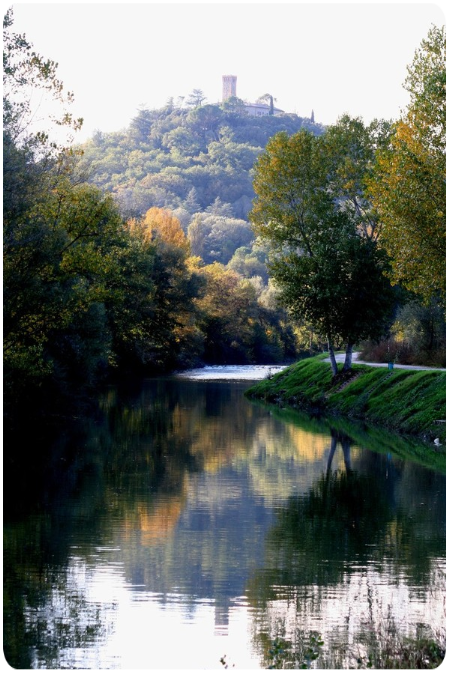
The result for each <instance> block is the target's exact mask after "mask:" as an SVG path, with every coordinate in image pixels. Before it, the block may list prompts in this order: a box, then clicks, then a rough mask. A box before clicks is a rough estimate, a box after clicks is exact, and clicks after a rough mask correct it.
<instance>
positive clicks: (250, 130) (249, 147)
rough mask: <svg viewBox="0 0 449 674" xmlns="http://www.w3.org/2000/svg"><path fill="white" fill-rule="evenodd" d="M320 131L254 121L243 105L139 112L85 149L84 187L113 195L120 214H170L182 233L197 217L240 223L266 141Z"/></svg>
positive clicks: (291, 120)
mask: <svg viewBox="0 0 449 674" xmlns="http://www.w3.org/2000/svg"><path fill="white" fill-rule="evenodd" d="M300 129H308V130H310V131H312V132H313V133H316V134H320V133H322V132H323V130H324V129H323V127H322V126H321V125H319V124H315V123H313V122H312V121H311V120H309V119H304V118H302V117H298V116H297V115H295V114H282V115H280V116H273V115H267V116H264V117H254V116H250V115H248V114H247V113H246V111H245V108H244V105H243V101H240V99H237V98H233V99H229V100H228V101H226V102H225V103H223V104H222V105H207V104H206V105H204V104H203V105H195V104H194V103H193V106H192V107H190V108H180V107H175V106H174V105H173V103H172V102H169V103H168V104H167V106H166V107H165V108H162V109H160V110H148V109H141V110H139V111H138V113H137V115H136V117H135V118H134V119H133V120H132V122H131V124H130V126H129V128H127V129H125V130H123V131H120V132H116V133H108V134H104V133H101V132H100V131H98V132H97V133H95V134H94V137H93V138H92V139H91V140H90V141H89V142H87V143H86V144H84V145H83V148H82V149H83V152H84V166H85V167H86V169H87V171H88V175H89V181H90V182H92V183H94V184H95V185H96V186H97V187H100V188H102V189H104V190H106V191H108V192H111V193H112V194H113V196H114V199H115V201H116V203H117V204H118V205H119V207H120V210H121V212H122V213H123V214H124V215H125V216H127V217H128V216H133V217H136V216H140V215H143V214H144V213H145V212H146V211H147V210H148V209H149V208H151V207H152V206H157V207H160V208H168V209H170V210H171V211H173V213H174V215H175V216H176V217H177V218H179V220H180V221H181V223H182V225H183V227H185V228H186V227H187V226H188V224H189V223H190V222H191V220H192V218H193V216H194V215H195V214H196V213H204V212H211V213H214V214H216V215H223V216H226V217H229V218H237V219H246V217H247V215H248V212H249V210H250V208H251V202H252V199H253V197H254V192H253V188H252V168H253V166H254V162H255V160H256V158H257V156H258V155H259V154H260V152H261V151H262V150H263V148H264V147H265V146H266V144H267V142H268V140H269V138H271V137H272V136H273V135H274V134H276V133H278V132H279V131H286V132H287V133H288V134H292V133H295V132H296V131H299V130H300Z"/></svg>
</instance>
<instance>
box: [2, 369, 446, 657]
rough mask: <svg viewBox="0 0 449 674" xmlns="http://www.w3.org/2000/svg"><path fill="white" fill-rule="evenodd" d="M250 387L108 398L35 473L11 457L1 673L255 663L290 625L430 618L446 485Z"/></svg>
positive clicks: (155, 384)
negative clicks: (6, 668) (277, 407)
mask: <svg viewBox="0 0 449 674" xmlns="http://www.w3.org/2000/svg"><path fill="white" fill-rule="evenodd" d="M246 387H247V384H246V383H245V382H237V381H234V382H233V383H223V382H220V381H216V380H214V381H208V382H204V381H200V380H196V379H194V380H184V379H173V378H171V379H170V378H168V379H158V380H153V381H148V382H146V383H145V385H144V386H137V387H135V388H132V387H129V388H128V389H126V390H125V389H121V388H120V387H116V388H111V389H110V390H109V391H108V392H107V393H106V394H105V395H104V397H103V398H102V400H101V411H100V413H99V415H98V417H97V418H96V419H93V420H91V421H90V422H89V424H86V425H85V426H84V427H83V428H82V429H81V428H80V427H78V428H77V429H76V432H74V431H73V432H72V431H70V432H69V431H67V433H65V434H64V436H62V437H61V438H59V440H58V442H56V443H55V444H54V445H53V446H52V449H51V452H50V451H47V452H46V453H45V454H43V456H45V460H42V459H41V460H40V461H39V462H38V464H37V465H33V464H32V463H31V460H30V459H29V460H28V462H27V463H26V465H24V464H23V463H20V464H18V463H17V461H12V462H11V463H8V462H7V464H6V469H7V480H6V481H5V502H7V503H8V507H7V509H6V512H5V546H4V551H5V558H4V569H5V571H4V577H5V597H6V602H5V616H6V617H5V627H6V636H5V653H6V656H7V659H8V661H9V663H10V664H11V665H13V666H15V667H20V668H30V667H31V668H44V667H47V668H48V667H51V668H60V667H71V668H76V667H82V668H118V667H122V668H133V667H136V668H137V667H139V668H143V667H148V668H172V669H189V668H212V669H220V668H221V665H220V658H221V657H222V656H223V655H224V654H225V653H227V654H228V656H229V659H230V661H231V662H235V664H236V665H237V666H239V667H240V668H259V667H260V666H261V665H263V664H267V660H266V659H264V658H265V657H266V654H267V644H269V643H271V641H272V639H273V638H274V637H275V636H276V635H278V634H280V633H283V634H284V635H287V636H288V637H289V638H290V640H291V641H292V642H293V641H294V639H295V634H296V632H297V629H298V627H300V628H301V629H303V630H310V629H318V630H319V631H320V633H322V634H323V635H325V636H326V639H327V641H328V642H329V641H333V642H335V641H337V642H338V643H342V642H344V641H345V640H346V641H348V640H349V641H350V642H355V641H357V639H359V636H357V635H360V633H362V632H363V630H364V629H365V627H366V624H367V623H369V624H370V625H371V627H370V629H373V626H375V624H376V621H379V620H381V619H384V618H385V617H386V615H387V613H388V611H389V610H390V609H389V607H393V608H394V611H395V618H396V619H397V620H398V621H399V622H400V623H401V627H402V628H403V629H404V630H405V631H407V630H408V629H409V628H410V629H414V628H415V626H416V624H417V623H418V622H431V621H433V622H434V623H435V624H437V623H439V622H440V621H442V610H443V595H444V587H443V586H444V583H443V582H442V580H441V575H440V574H441V572H442V570H443V569H444V566H443V558H444V553H445V529H444V524H445V522H444V515H445V482H444V475H442V474H440V473H438V472H436V471H435V470H431V469H429V468H425V467H422V466H420V465H419V464H418V463H415V462H410V461H406V460H404V459H403V458H401V457H400V456H399V457H398V456H396V455H395V453H394V449H393V448H392V447H391V436H389V438H388V439H381V438H380V436H378V437H376V442H377V445H376V446H377V447H379V448H380V451H379V452H377V451H371V450H369V449H367V448H366V447H365V446H364V445H363V444H361V443H360V442H359V441H358V440H357V441H355V440H354V437H360V436H359V435H358V433H360V431H357V433H355V432H354V435H353V436H352V435H351V434H349V433H348V432H347V430H348V429H347V428H346V429H345V430H342V429H341V428H339V429H337V428H334V429H332V428H330V427H329V426H328V425H326V424H323V423H320V422H319V421H317V420H313V419H307V418H301V417H299V416H298V415H296V416H293V417H290V416H288V414H285V413H282V412H279V413H273V412H272V411H270V410H268V409H266V408H264V407H261V406H257V405H253V404H250V403H248V402H247V401H246V400H245V399H244V397H243V391H244V390H245V388H246ZM369 441H370V442H372V439H370V440H369ZM367 443H368V438H367ZM385 447H387V449H388V451H385ZM33 451H34V452H39V451H42V450H39V448H38V447H36V446H34V447H33ZM8 478H9V479H8ZM20 485H22V489H20ZM9 488H11V491H8V489H9ZM370 621H371V622H370ZM441 624H443V622H441ZM167 635H169V639H168V637H167ZM167 643H168V646H167Z"/></svg>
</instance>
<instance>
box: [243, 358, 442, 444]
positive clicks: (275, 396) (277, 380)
mask: <svg viewBox="0 0 449 674" xmlns="http://www.w3.org/2000/svg"><path fill="white" fill-rule="evenodd" d="M323 358H324V356H316V357H314V358H307V359H305V360H302V361H299V362H298V363H295V364H294V365H291V366H290V367H288V368H287V369H285V370H283V371H282V372H279V373H278V374H276V375H274V376H273V377H270V378H269V379H264V380H263V381H261V382H258V383H257V384H255V385H254V386H252V387H251V388H250V389H248V391H246V396H247V397H248V398H250V399H257V400H262V401H264V402H267V403H274V404H280V405H284V406H288V407H293V408H296V409H303V410H306V411H308V412H313V413H317V412H318V413H323V414H331V415H335V414H338V415H342V416H345V417H348V418H353V419H358V420H363V421H365V422H367V423H369V424H373V425H378V426H382V427H384V428H387V429H391V430H394V431H396V432H398V433H403V434H408V435H415V436H419V437H420V438H422V439H424V440H427V441H433V440H435V438H439V440H440V442H441V443H444V442H445V439H446V425H445V423H441V422H442V421H444V420H445V419H446V373H445V372H441V371H438V370H422V371H417V370H400V369H396V370H388V369H386V368H374V367H369V366H367V365H354V366H353V369H352V373H351V378H350V379H348V380H346V381H344V380H343V381H342V380H339V381H335V380H334V379H333V377H332V372H331V369H330V365H329V363H325V362H323Z"/></svg>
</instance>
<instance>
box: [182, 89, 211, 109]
mask: <svg viewBox="0 0 449 674" xmlns="http://www.w3.org/2000/svg"><path fill="white" fill-rule="evenodd" d="M205 100H206V96H205V95H204V93H203V92H202V91H201V89H194V90H193V91H192V93H191V94H189V96H188V98H187V101H186V105H188V106H189V107H190V108H197V107H199V106H200V105H202V104H203V101H205Z"/></svg>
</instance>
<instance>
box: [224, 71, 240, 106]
mask: <svg viewBox="0 0 449 674" xmlns="http://www.w3.org/2000/svg"><path fill="white" fill-rule="evenodd" d="M236 92H237V77H236V76H235V75H223V101H227V100H228V98H231V96H237V93H236Z"/></svg>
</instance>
